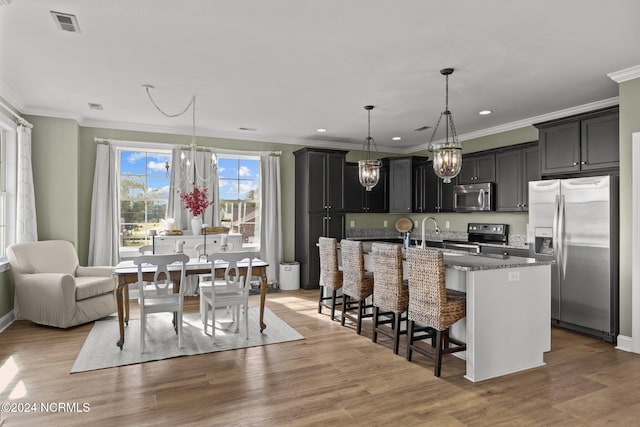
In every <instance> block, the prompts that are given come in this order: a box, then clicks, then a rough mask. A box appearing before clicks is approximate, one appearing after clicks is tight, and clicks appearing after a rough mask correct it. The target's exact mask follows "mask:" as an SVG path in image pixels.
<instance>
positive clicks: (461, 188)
mask: <svg viewBox="0 0 640 427" xmlns="http://www.w3.org/2000/svg"><path fill="white" fill-rule="evenodd" d="M494 196H495V194H494V185H493V182H483V183H478V184H462V185H455V186H454V187H453V210H454V211H456V212H477V211H492V210H494Z"/></svg>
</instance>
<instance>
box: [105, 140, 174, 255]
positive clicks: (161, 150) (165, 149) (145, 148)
mask: <svg viewBox="0 0 640 427" xmlns="http://www.w3.org/2000/svg"><path fill="white" fill-rule="evenodd" d="M115 148H116V157H117V162H118V168H117V169H118V170H117V178H118V183H117V185H118V213H119V214H118V233H120V231H119V230H120V229H121V228H122V226H123V222H122V221H121V219H122V216H121V213H120V208H121V206H122V198H121V196H122V195H121V192H120V191H119V190H120V188H121V187H120V186H121V176H122V165H121V163H120V160H121V157H122V154H123V153H124V152H129V153H141V152H143V153H155V154H166V155H168V156H169V158H171V155H172V150H173V146H171V145H167V144H161V143H149V142H133V141H128V142H119V143H117V144H116V146H115ZM145 176H147V177H148V174H146V175H145ZM147 179H148V178H147ZM169 181H170V180H169ZM167 203H168V199H167ZM165 217H166V212H165ZM145 239H146V243H143V244H149V243H150V242H151V240H149V238H148V237H145ZM134 252H135V253H136V254H137V252H138V247H137V246H124V245H122V244H121V239H120V238H118V253H119V254H120V257H121V258H122V259H124V258H127V257H129V256H130V255H131V254H132V253H134Z"/></svg>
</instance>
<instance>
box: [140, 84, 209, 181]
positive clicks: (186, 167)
mask: <svg viewBox="0 0 640 427" xmlns="http://www.w3.org/2000/svg"><path fill="white" fill-rule="evenodd" d="M142 87H143V88H144V89H145V91H146V92H147V96H148V97H149V100H150V101H151V103H152V104H153V106H154V107H156V110H158V111H159V112H160V113H162V115H164V116H166V117H169V118H174V117H179V116H182V115H183V114H185V113H186V112H187V111H189V108H191V111H192V115H191V144H190V145H188V146H186V147H184V150H181V151H180V169H181V170H182V172H183V173H182V175H183V177H184V179H185V180H188V181H193V178H194V177H193V175H194V174H195V176H196V177H197V178H199V179H200V180H203V181H204V180H206V179H207V178H206V173H205V174H203V176H200V174H199V173H198V170H197V168H196V161H195V160H196V151H211V162H210V164H209V165H210V171H209V173H210V174H211V173H212V172H213V170H214V169H215V168H216V167H217V165H218V158H217V156H216V153H215V152H214V151H213V150H212V149H211V148H209V147H198V145H197V144H196V96H195V95H193V96H192V97H191V100H190V101H189V103H188V104H187V106H186V107H184V109H183V110H182V111H181V112H179V113H176V114H168V113H166V112H164V111H163V110H162V109H161V108H160V107H159V106H158V104H157V103H156V101H155V100H154V99H153V97H152V96H151V92H150V89H155V86H153V85H150V84H143V85H142ZM185 151H186V153H187V154H185ZM192 168H193V169H192ZM165 169H166V170H167V173H168V172H169V164H168V163H167V164H166V165H165Z"/></svg>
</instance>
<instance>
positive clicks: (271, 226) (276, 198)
mask: <svg viewBox="0 0 640 427" xmlns="http://www.w3.org/2000/svg"><path fill="white" fill-rule="evenodd" d="M260 180H261V182H260V192H261V204H262V221H261V223H262V224H261V229H260V258H261V259H262V260H263V261H266V262H268V263H269V267H268V268H267V279H268V280H269V281H276V282H277V281H278V270H279V267H280V262H281V261H282V207H281V189H280V156H275V155H272V156H270V155H263V156H261V157H260Z"/></svg>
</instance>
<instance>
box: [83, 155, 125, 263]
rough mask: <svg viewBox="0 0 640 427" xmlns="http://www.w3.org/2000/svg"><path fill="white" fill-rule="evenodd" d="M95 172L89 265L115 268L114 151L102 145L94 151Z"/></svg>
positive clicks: (118, 232) (116, 237) (116, 196)
mask: <svg viewBox="0 0 640 427" xmlns="http://www.w3.org/2000/svg"><path fill="white" fill-rule="evenodd" d="M96 148H97V150H96V170H95V173H94V176H93V196H92V199H91V231H90V233H91V234H90V236H89V265H116V264H117V263H118V262H119V260H120V255H119V252H118V238H119V236H120V229H119V226H118V223H119V218H120V214H119V211H120V209H119V206H118V200H119V196H118V192H119V190H118V162H117V160H118V156H117V151H116V148H115V147H113V146H111V145H110V144H109V145H105V144H98V146H97V147H96Z"/></svg>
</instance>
